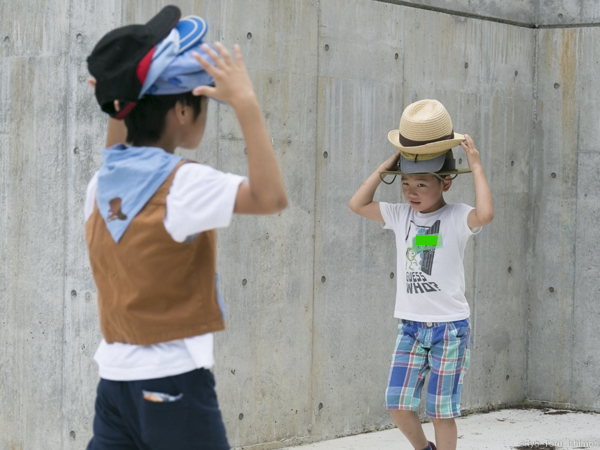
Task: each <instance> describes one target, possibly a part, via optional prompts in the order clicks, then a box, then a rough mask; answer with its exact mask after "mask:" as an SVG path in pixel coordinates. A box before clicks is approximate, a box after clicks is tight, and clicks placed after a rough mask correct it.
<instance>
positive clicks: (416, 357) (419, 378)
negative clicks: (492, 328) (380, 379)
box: [385, 319, 471, 419]
mask: <svg viewBox="0 0 600 450" xmlns="http://www.w3.org/2000/svg"><path fill="white" fill-rule="evenodd" d="M398 331H399V333H398V339H397V340H396V351H395V352H394V356H393V360H392V367H391V369H390V376H389V381H388V387H387V390H386V393H385V396H386V407H387V409H388V410H411V411H417V410H418V408H419V403H420V402H421V391H422V390H423V385H424V383H425V377H426V375H427V374H428V373H430V372H431V375H430V377H429V384H428V386H427V402H426V405H425V411H426V414H427V416H428V417H432V418H434V419H449V418H453V417H458V416H460V397H461V393H462V384H463V379H464V377H465V374H466V373H467V369H468V367H469V356H470V348H471V327H470V325H469V320H468V319H465V320H459V321H456V322H413V321H410V320H403V321H402V322H401V323H400V324H399V325H398Z"/></svg>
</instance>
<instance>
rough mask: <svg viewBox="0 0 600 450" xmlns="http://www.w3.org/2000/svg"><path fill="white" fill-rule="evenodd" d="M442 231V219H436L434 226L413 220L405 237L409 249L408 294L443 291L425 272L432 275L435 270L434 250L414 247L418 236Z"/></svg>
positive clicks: (407, 255)
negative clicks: (419, 223)
mask: <svg viewBox="0 0 600 450" xmlns="http://www.w3.org/2000/svg"><path fill="white" fill-rule="evenodd" d="M439 232H440V221H439V220H436V221H435V223H434V224H433V225H432V226H422V225H417V224H416V223H414V222H413V221H412V220H411V221H410V226H409V227H408V233H407V235H406V238H405V242H406V245H407V247H408V249H407V250H406V292H407V293H408V294H424V293H426V292H435V291H441V289H440V288H439V286H438V285H437V284H436V283H434V282H433V281H429V280H428V279H427V277H425V275H424V274H427V275H431V273H432V271H433V260H434V258H435V249H434V250H419V249H418V248H417V249H416V250H415V249H414V248H413V247H412V243H413V240H414V238H415V237H416V236H427V235H433V234H438V233H439Z"/></svg>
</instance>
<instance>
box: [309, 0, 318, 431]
mask: <svg viewBox="0 0 600 450" xmlns="http://www.w3.org/2000/svg"><path fill="white" fill-rule="evenodd" d="M316 38H317V53H316V57H317V77H316V92H315V100H316V106H315V150H316V151H315V160H314V164H315V166H314V167H315V170H314V174H315V177H314V189H315V193H314V195H313V206H312V211H313V231H312V245H313V262H312V267H313V270H312V299H311V300H312V303H311V305H310V307H311V323H310V331H311V333H310V337H311V343H310V374H309V380H308V405H309V408H310V409H309V411H307V413H308V417H307V422H308V423H309V424H310V426H311V430H310V431H309V435H310V434H311V433H310V432H311V431H312V426H313V425H314V423H315V416H314V401H315V400H314V395H315V392H314V376H313V374H314V367H315V329H316V326H315V300H316V289H317V281H316V280H317V223H318V218H317V204H318V195H319V194H318V193H319V190H318V189H317V185H318V183H319V153H320V152H319V123H320V122H319V92H320V89H319V79H320V77H321V72H320V70H321V68H320V61H321V55H320V49H321V1H320V0H318V1H317V36H316Z"/></svg>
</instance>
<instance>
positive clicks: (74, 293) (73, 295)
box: [71, 289, 77, 298]
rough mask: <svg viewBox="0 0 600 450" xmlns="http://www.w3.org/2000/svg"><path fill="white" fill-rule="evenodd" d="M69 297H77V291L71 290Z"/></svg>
mask: <svg viewBox="0 0 600 450" xmlns="http://www.w3.org/2000/svg"><path fill="white" fill-rule="evenodd" d="M71 297H73V298H75V297H77V291H76V290H75V289H73V290H72V291H71Z"/></svg>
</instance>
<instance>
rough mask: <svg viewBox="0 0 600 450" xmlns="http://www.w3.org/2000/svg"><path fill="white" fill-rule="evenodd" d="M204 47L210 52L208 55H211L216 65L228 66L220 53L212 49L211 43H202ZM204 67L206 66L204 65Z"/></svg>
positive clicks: (220, 67)
mask: <svg viewBox="0 0 600 450" xmlns="http://www.w3.org/2000/svg"><path fill="white" fill-rule="evenodd" d="M202 49H203V50H204V51H205V52H206V53H207V54H208V56H210V59H212V60H213V61H214V63H215V65H216V66H217V67H218V68H219V69H224V68H225V66H226V64H225V62H224V61H223V59H222V58H221V57H220V56H219V54H218V53H217V52H215V51H214V50H213V49H212V47H211V46H210V45H208V44H202ZM202 67H204V66H202Z"/></svg>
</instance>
